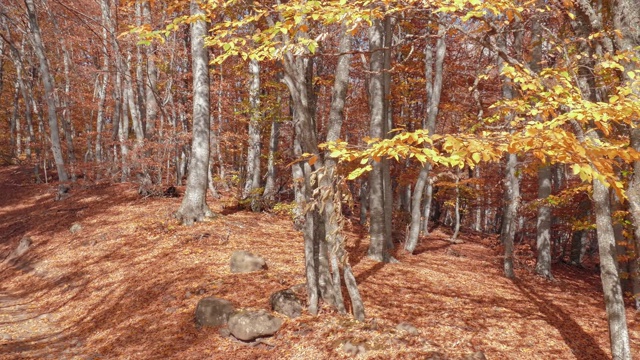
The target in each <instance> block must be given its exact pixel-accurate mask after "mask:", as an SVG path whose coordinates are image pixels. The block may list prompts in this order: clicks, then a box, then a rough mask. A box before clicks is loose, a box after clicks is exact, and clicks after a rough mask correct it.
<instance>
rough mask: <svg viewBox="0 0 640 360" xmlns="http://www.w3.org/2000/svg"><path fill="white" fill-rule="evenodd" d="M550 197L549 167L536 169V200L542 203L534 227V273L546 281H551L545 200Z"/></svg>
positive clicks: (547, 213)
mask: <svg viewBox="0 0 640 360" xmlns="http://www.w3.org/2000/svg"><path fill="white" fill-rule="evenodd" d="M549 195H551V166H550V165H542V166H541V167H540V169H538V199H539V200H540V201H542V203H541V204H540V206H539V207H538V217H537V226H536V234H537V235H536V249H537V251H538V257H537V261H536V270H535V271H536V273H537V274H538V275H540V276H543V277H545V278H547V279H553V275H552V274H551V207H550V206H549V205H548V204H547V203H546V199H547V198H548V197H549Z"/></svg>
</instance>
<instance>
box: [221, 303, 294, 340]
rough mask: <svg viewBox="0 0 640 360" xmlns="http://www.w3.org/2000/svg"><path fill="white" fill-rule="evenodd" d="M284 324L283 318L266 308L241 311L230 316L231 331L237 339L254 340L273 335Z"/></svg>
mask: <svg viewBox="0 0 640 360" xmlns="http://www.w3.org/2000/svg"><path fill="white" fill-rule="evenodd" d="M281 326H282V320H281V319H279V318H277V317H275V316H273V315H271V314H269V313H268V312H266V311H264V310H259V311H249V310H245V311H240V312H237V313H235V314H233V315H231V316H230V317H229V331H230V332H231V334H232V335H233V336H235V337H236V338H237V339H240V340H243V341H253V340H255V339H257V338H259V337H264V336H271V335H273V334H275V333H276V332H277V331H278V330H280V327H281Z"/></svg>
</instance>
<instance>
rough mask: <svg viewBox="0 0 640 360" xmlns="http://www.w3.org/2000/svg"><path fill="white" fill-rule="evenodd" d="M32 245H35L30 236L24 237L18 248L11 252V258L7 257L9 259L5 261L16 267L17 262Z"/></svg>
mask: <svg viewBox="0 0 640 360" xmlns="http://www.w3.org/2000/svg"><path fill="white" fill-rule="evenodd" d="M31 244H33V240H31V238H30V237H28V236H25V237H23V238H22V239H20V241H19V242H18V246H16V248H15V249H13V251H11V253H10V254H9V256H7V258H6V259H4V262H6V263H10V264H12V265H16V260H17V259H18V258H19V257H21V256H22V255H24V254H25V253H26V252H27V251H28V250H29V247H30V246H31Z"/></svg>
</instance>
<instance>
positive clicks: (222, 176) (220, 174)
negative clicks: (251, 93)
mask: <svg viewBox="0 0 640 360" xmlns="http://www.w3.org/2000/svg"><path fill="white" fill-rule="evenodd" d="M222 70H223V69H222V65H220V79H219V82H218V101H217V114H218V125H217V126H216V127H215V132H214V135H215V138H216V142H215V144H214V150H215V155H216V158H217V160H218V177H219V178H220V180H221V181H222V186H223V187H224V188H225V189H227V190H228V185H227V180H226V173H225V164H224V157H223V155H222V148H221V147H220V141H221V140H222V139H221V133H222V97H223V96H224V94H223V92H222V83H223V71H222Z"/></svg>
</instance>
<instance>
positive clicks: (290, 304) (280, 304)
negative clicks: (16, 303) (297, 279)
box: [269, 289, 302, 318]
mask: <svg viewBox="0 0 640 360" xmlns="http://www.w3.org/2000/svg"><path fill="white" fill-rule="evenodd" d="M269 303H270V304H271V310H273V311H275V312H278V313H280V314H283V315H286V316H287V317H290V318H296V317H298V316H300V314H302V301H301V300H300V299H299V298H298V297H297V296H296V294H295V293H294V292H293V290H291V289H286V290H280V291H277V292H275V293H273V294H271V297H270V298H269Z"/></svg>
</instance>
